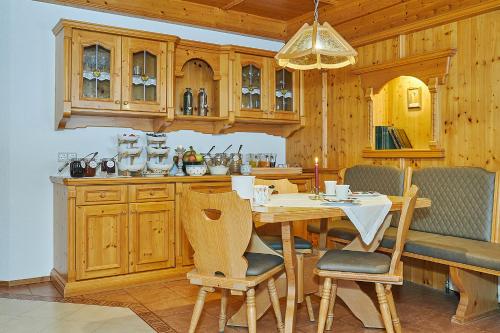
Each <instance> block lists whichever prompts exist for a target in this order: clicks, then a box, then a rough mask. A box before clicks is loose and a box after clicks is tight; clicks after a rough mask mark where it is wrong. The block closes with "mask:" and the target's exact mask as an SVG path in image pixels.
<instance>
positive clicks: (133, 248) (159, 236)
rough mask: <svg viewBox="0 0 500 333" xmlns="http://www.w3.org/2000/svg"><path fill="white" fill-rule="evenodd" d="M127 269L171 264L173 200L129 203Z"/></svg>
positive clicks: (171, 265) (137, 269)
mask: <svg viewBox="0 0 500 333" xmlns="http://www.w3.org/2000/svg"><path fill="white" fill-rule="evenodd" d="M129 209H130V215H129V222H130V224H129V240H130V242H129V245H130V249H129V251H130V257H129V258H130V259H129V272H143V271H149V270H154V269H161V268H169V267H174V266H175V253H174V251H175V247H174V245H175V239H174V218H175V215H174V203H173V201H168V202H148V203H132V204H130V207H129Z"/></svg>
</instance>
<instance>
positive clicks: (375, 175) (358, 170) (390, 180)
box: [340, 165, 405, 196]
mask: <svg viewBox="0 0 500 333" xmlns="http://www.w3.org/2000/svg"><path fill="white" fill-rule="evenodd" d="M340 175H341V177H342V183H343V184H348V185H350V188H351V190H352V191H377V192H380V193H382V194H386V195H394V196H402V195H403V193H404V190H405V188H404V187H405V172H404V170H401V169H398V168H395V167H391V166H379V165H355V166H353V167H350V168H347V169H345V170H343V171H341V172H340Z"/></svg>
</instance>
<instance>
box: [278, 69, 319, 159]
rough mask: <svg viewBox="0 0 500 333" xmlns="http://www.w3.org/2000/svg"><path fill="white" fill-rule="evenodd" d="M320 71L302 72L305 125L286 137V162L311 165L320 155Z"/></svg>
mask: <svg viewBox="0 0 500 333" xmlns="http://www.w3.org/2000/svg"><path fill="white" fill-rule="evenodd" d="M321 82H322V78H321V72H320V71H318V70H312V71H306V72H304V87H305V89H304V92H303V96H304V101H303V103H304V113H305V118H306V125H305V127H304V128H303V129H302V130H299V131H297V132H296V133H294V134H293V135H292V136H290V137H289V138H288V139H287V147H286V154H287V159H286V160H287V163H288V164H296V163H297V164H299V165H302V167H313V166H314V158H315V157H321V155H322V150H321V144H322V126H323V125H322V119H323V118H322V112H321V108H322V89H321Z"/></svg>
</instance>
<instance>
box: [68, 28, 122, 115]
mask: <svg viewBox="0 0 500 333" xmlns="http://www.w3.org/2000/svg"><path fill="white" fill-rule="evenodd" d="M73 39H74V44H73V64H72V75H73V79H72V95H73V98H72V104H73V106H74V107H81V108H94V109H120V64H121V53H120V51H121V49H120V37H119V36H114V35H108V34H101V33H95V32H90V31H79V30H75V31H74V35H73Z"/></svg>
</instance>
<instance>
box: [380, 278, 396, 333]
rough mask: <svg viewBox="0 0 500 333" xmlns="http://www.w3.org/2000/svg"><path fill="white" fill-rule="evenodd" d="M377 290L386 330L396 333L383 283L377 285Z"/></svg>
mask: <svg viewBox="0 0 500 333" xmlns="http://www.w3.org/2000/svg"><path fill="white" fill-rule="evenodd" d="M375 289H376V290H377V298H378V303H379V305H380V313H381V314H382V320H383V321H384V326H385V330H386V332H387V333H394V328H393V326H392V319H391V312H390V310H389V305H388V304H387V297H386V294H385V288H384V286H383V285H382V284H381V283H375Z"/></svg>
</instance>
